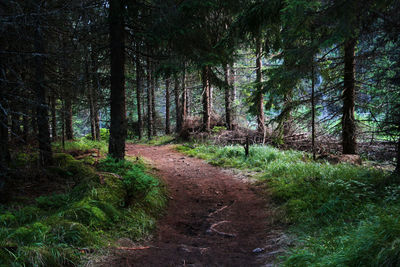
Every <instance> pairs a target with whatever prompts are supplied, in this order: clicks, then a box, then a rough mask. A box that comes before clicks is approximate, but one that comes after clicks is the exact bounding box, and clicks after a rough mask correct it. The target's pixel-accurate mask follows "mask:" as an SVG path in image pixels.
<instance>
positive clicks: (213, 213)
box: [208, 201, 235, 217]
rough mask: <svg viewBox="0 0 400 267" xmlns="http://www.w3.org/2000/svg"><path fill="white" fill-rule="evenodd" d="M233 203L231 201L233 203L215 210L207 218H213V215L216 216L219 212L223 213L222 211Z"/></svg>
mask: <svg viewBox="0 0 400 267" xmlns="http://www.w3.org/2000/svg"><path fill="white" fill-rule="evenodd" d="M234 203H235V201H233V202H232V203H231V204H230V205H226V206H223V207H222V208H220V209H217V210H216V211H214V212H211V213H210V214H209V215H208V217H212V216H214V215H215V214H217V213H219V212H221V211H223V210H224V209H226V208H228V207H230V206H232V205H233V204H234Z"/></svg>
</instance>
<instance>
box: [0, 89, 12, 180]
mask: <svg viewBox="0 0 400 267" xmlns="http://www.w3.org/2000/svg"><path fill="white" fill-rule="evenodd" d="M3 89H4V88H1V90H3ZM9 162H10V152H9V148H8V117H7V110H6V103H5V98H4V96H3V95H2V92H1V91H0V171H4V169H5V168H6V166H7V165H8V163H9ZM0 177H1V173H0Z"/></svg>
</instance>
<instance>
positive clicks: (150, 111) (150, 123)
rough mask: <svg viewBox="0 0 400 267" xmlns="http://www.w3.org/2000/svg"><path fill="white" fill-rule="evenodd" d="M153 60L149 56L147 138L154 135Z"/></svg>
mask: <svg viewBox="0 0 400 267" xmlns="http://www.w3.org/2000/svg"><path fill="white" fill-rule="evenodd" d="M151 83H152V82H151V62H150V58H147V138H148V139H151V137H152V136H153V132H152V131H153V109H152V106H151V104H152V102H151V100H152V97H151Z"/></svg>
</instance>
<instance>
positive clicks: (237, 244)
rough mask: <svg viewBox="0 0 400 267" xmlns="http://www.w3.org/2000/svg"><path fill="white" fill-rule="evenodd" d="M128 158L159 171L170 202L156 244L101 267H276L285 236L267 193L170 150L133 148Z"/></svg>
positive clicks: (118, 253)
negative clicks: (144, 161)
mask: <svg viewBox="0 0 400 267" xmlns="http://www.w3.org/2000/svg"><path fill="white" fill-rule="evenodd" d="M127 155H129V156H140V157H143V158H144V159H146V160H147V161H148V162H149V163H150V164H151V165H152V166H153V167H154V168H156V169H157V170H158V175H159V176H160V178H161V179H163V180H164V181H165V183H166V185H167V188H168V192H169V198H170V200H169V204H168V207H167V210H166V214H165V216H163V217H162V218H161V219H160V221H159V222H158V228H157V231H156V233H155V235H154V237H153V238H152V240H150V241H149V242H147V244H142V246H141V247H124V248H122V249H121V248H120V249H115V250H114V251H112V252H111V253H110V254H109V256H107V257H106V260H105V262H103V263H101V264H100V266H273V262H274V258H275V256H276V255H279V254H280V253H282V251H283V250H282V245H281V242H280V241H281V239H282V237H283V236H284V235H283V234H282V232H281V231H280V229H279V227H278V226H277V225H274V223H273V222H271V217H272V215H273V214H272V211H271V212H269V210H272V209H269V208H268V207H269V206H270V205H272V204H271V202H270V200H268V199H267V198H266V197H265V192H264V194H262V195H261V194H260V193H259V192H260V191H261V190H263V189H261V188H259V187H257V186H256V185H254V184H253V183H251V182H250V180H249V179H248V178H247V177H245V176H243V175H237V174H234V173H232V172H229V171H227V170H224V169H222V168H219V167H214V166H212V165H210V164H207V163H206V162H204V161H203V160H200V159H196V158H192V157H188V156H184V155H183V154H181V153H179V152H176V151H175V150H174V148H173V146H170V145H166V146H148V145H137V144H127ZM268 222H269V223H268Z"/></svg>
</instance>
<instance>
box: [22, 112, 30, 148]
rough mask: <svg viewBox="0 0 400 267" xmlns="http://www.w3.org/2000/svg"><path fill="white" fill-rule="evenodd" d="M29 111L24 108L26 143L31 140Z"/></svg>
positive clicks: (23, 134)
mask: <svg viewBox="0 0 400 267" xmlns="http://www.w3.org/2000/svg"><path fill="white" fill-rule="evenodd" d="M28 113H29V109H28V107H27V106H25V107H24V114H23V118H22V127H23V133H22V136H23V139H24V142H25V143H28V140H29V117H28V116H29V115H28Z"/></svg>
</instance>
